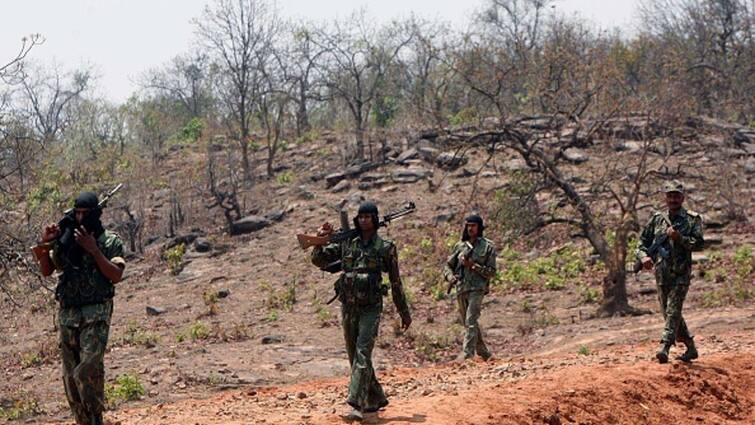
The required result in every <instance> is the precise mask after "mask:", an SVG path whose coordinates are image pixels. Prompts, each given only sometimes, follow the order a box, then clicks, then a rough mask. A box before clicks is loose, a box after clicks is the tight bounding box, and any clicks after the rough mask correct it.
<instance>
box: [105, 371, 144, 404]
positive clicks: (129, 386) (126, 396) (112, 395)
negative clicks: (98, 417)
mask: <svg viewBox="0 0 755 425" xmlns="http://www.w3.org/2000/svg"><path fill="white" fill-rule="evenodd" d="M144 394H145V391H144V387H143V386H142V384H141V383H140V382H139V377H138V376H136V375H131V374H128V373H126V374H123V375H119V376H118V377H117V378H115V382H114V383H113V384H108V385H105V400H106V403H107V405H108V406H109V407H111V408H115V407H117V406H118V405H120V404H121V403H125V402H127V401H131V400H136V399H138V398H139V397H141V396H143V395H144Z"/></svg>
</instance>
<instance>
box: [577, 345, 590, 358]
mask: <svg viewBox="0 0 755 425" xmlns="http://www.w3.org/2000/svg"><path fill="white" fill-rule="evenodd" d="M577 354H579V355H580V356H589V355H590V354H591V352H590V348H589V347H588V346H586V345H580V346H579V350H577Z"/></svg>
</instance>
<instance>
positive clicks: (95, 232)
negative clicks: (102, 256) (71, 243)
mask: <svg viewBox="0 0 755 425" xmlns="http://www.w3.org/2000/svg"><path fill="white" fill-rule="evenodd" d="M73 207H74V208H88V209H89V213H87V215H86V216H85V217H84V220H82V222H81V225H82V226H84V228H85V229H86V230H87V232H89V233H91V234H92V236H94V238H95V239H97V238H98V237H100V235H102V233H103V232H104V231H105V228H104V227H103V226H102V221H100V217H102V209H101V208H100V201H99V200H98V199H97V195H96V194H95V193H94V192H81V194H80V195H79V196H78V197H77V198H76V201H75V202H74V204H73Z"/></svg>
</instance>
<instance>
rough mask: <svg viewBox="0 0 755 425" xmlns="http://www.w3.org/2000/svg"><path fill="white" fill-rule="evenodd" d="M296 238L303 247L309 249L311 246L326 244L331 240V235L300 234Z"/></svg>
mask: <svg viewBox="0 0 755 425" xmlns="http://www.w3.org/2000/svg"><path fill="white" fill-rule="evenodd" d="M296 239H297V240H298V241H299V246H300V247H301V249H307V248H309V247H311V246H324V245H327V244H328V243H329V242H330V235H328V236H310V235H303V234H298V235H296Z"/></svg>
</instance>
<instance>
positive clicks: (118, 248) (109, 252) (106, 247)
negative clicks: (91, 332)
mask: <svg viewBox="0 0 755 425" xmlns="http://www.w3.org/2000/svg"><path fill="white" fill-rule="evenodd" d="M97 246H98V247H99V249H100V251H102V254H103V255H104V256H105V257H106V258H107V259H109V260H110V261H111V262H112V263H114V264H116V265H118V266H120V267H121V268H124V267H126V261H125V260H124V259H123V242H122V241H121V238H120V237H119V236H118V235H117V234H116V233H113V232H111V231H109V230H105V232H103V233H102V234H101V235H100V237H99V238H97ZM50 256H51V258H52V261H53V264H55V268H56V269H57V270H59V271H61V272H62V273H61V276H59V277H62V275H63V274H65V273H66V271H65V267H64V265H63V260H62V258H61V257H60V255H59V252H58V249H57V245H56V246H54V247H53V250H52V252H51V253H50ZM79 269H80V272H79V274H80V275H81V276H84V277H85V278H86V279H87V280H88V282H89V283H90V284H92V285H99V286H102V285H107V286H108V287H109V288H111V287H112V285H113V284H112V282H110V281H108V280H107V278H105V276H104V275H103V274H102V272H100V270H99V268H98V267H97V264H96V263H95V261H94V258H93V257H92V256H91V255H87V254H85V255H84V256H83V258H82V265H81V266H80V267H79ZM111 293H113V294H114V289H112V290H111ZM112 312H113V303H112V300H106V301H105V302H103V303H97V304H90V305H84V306H80V307H69V308H61V309H60V310H59V312H58V322H59V323H60V324H61V325H63V326H69V327H78V326H81V325H84V324H88V323H93V322H98V321H105V322H108V323H109V322H110V316H111V315H112Z"/></svg>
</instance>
